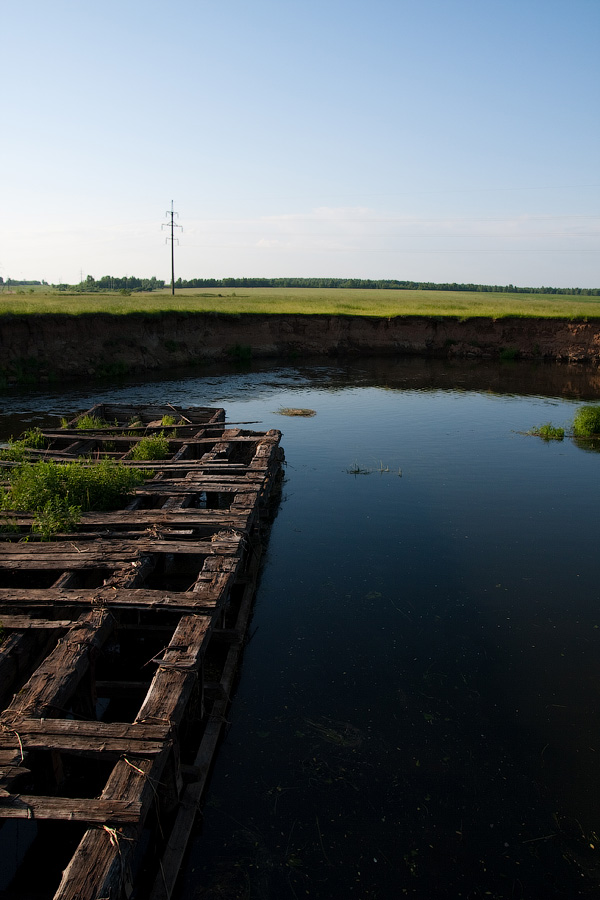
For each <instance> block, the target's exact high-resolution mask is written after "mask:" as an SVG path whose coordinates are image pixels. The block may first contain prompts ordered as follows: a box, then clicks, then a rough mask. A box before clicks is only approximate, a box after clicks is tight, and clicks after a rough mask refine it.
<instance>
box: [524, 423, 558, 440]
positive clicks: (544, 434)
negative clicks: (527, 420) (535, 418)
mask: <svg viewBox="0 0 600 900" xmlns="http://www.w3.org/2000/svg"><path fill="white" fill-rule="evenodd" d="M527 433H528V434H535V435H537V436H538V437H541V439H542V440H543V441H562V439H563V438H564V436H565V429H564V428H560V427H559V426H558V425H553V424H552V422H546V423H545V425H535V426H534V427H533V428H532V429H531V431H528V432H527Z"/></svg>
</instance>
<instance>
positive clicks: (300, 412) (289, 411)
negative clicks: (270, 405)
mask: <svg viewBox="0 0 600 900" xmlns="http://www.w3.org/2000/svg"><path fill="white" fill-rule="evenodd" d="M275 412H276V414H277V415H278V416H303V417H304V418H306V419H308V418H311V416H316V414H317V413H316V410H314V409H301V408H300V407H295V406H280V407H279V409H277V410H275Z"/></svg>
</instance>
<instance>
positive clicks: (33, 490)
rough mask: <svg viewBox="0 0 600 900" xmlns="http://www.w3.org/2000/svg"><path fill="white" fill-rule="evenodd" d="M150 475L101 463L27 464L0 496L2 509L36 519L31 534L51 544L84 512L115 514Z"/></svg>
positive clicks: (11, 476)
mask: <svg viewBox="0 0 600 900" xmlns="http://www.w3.org/2000/svg"><path fill="white" fill-rule="evenodd" d="M149 474H150V473H149V472H145V471H140V470H137V469H132V468H129V467H127V466H124V465H123V464H122V463H115V462H113V461H112V460H108V459H106V460H102V461H100V462H98V463H96V464H94V465H90V466H88V465H85V464H84V462H83V461H81V460H80V461H77V462H69V463H56V462H54V461H53V460H49V461H44V462H34V463H28V462H26V463H23V465H20V466H16V467H15V468H14V469H12V470H11V472H10V473H9V481H10V483H9V487H8V490H7V491H5V492H4V493H3V494H2V496H0V509H3V510H12V511H15V510H21V511H23V512H25V511H30V512H33V513H35V514H36V516H35V521H34V526H33V530H34V531H37V532H39V533H40V534H41V535H42V537H43V538H46V539H48V538H49V537H50V535H51V534H55V533H56V532H58V531H65V530H68V531H71V530H73V529H74V527H75V525H76V524H77V522H78V520H79V517H80V515H81V512H82V510H92V509H95V510H107V509H116V508H118V507H119V506H121V505H122V503H123V500H124V499H125V497H126V496H127V494H128V493H129V492H130V491H131V490H133V488H134V487H136V485H138V484H141V483H142V481H144V480H145V479H146V478H147V477H148V476H149Z"/></svg>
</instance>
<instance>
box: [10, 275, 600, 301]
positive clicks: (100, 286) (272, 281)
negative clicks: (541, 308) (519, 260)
mask: <svg viewBox="0 0 600 900" xmlns="http://www.w3.org/2000/svg"><path fill="white" fill-rule="evenodd" d="M1 283H2V279H1V278H0V284H1ZM45 283H46V282H39V281H14V280H13V279H11V278H9V279H8V280H7V282H6V284H7V285H17V284H22V285H23V284H45ZM164 286H165V282H164V281H162V280H160V279H158V278H155V277H154V275H153V276H152V278H136V277H135V276H134V275H124V276H123V277H121V278H118V277H115V276H114V275H103V276H102V278H98V279H95V278H94V277H93V276H92V275H88V276H87V278H86V279H85V281H80V282H79V284H74V285H73V284H57V285H53V287H56V288H58V290H61V291H66V290H68V291H82V292H85V293H88V292H90V291H92V292H93V291H102V292H105V291H154V290H157V289H159V288H164ZM175 287H176V288H251V287H259V288H260V287H271V288H295V287H297V288H354V289H359V290H360V289H367V288H368V289H370V290H373V289H375V290H377V289H379V290H388V291H389V290H393V291H473V292H477V293H502V294H567V295H573V296H581V297H598V296H600V288H555V287H517V286H515V285H514V284H458V283H457V282H447V283H444V284H437V283H435V282H433V281H398V280H397V279H376V280H373V279H370V278H189V279H182V278H178V279H177V281H176V282H175Z"/></svg>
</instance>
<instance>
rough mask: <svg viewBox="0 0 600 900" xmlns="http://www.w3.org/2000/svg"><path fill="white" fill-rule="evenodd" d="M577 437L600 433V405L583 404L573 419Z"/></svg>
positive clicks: (574, 432) (592, 435)
mask: <svg viewBox="0 0 600 900" xmlns="http://www.w3.org/2000/svg"><path fill="white" fill-rule="evenodd" d="M573 434H574V435H575V437H594V436H595V435H600V406H591V405H588V406H581V407H580V408H579V409H578V410H577V412H576V413H575V418H574V419H573Z"/></svg>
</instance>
